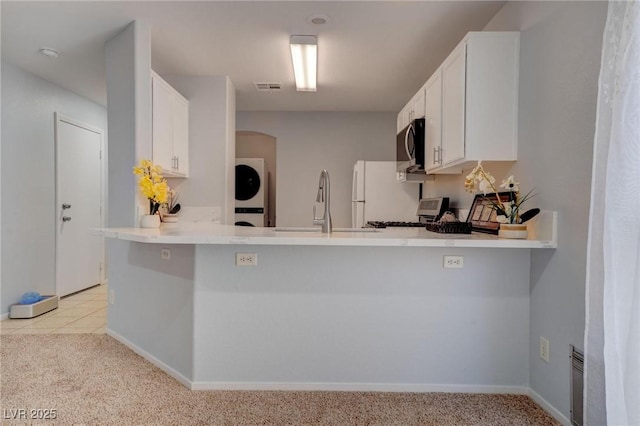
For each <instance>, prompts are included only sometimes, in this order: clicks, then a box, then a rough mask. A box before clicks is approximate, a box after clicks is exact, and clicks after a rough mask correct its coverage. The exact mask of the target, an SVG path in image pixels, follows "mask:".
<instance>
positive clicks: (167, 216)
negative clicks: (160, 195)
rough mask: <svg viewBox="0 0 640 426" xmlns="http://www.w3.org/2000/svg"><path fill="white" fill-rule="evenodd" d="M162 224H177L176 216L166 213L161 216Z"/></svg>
mask: <svg viewBox="0 0 640 426" xmlns="http://www.w3.org/2000/svg"><path fill="white" fill-rule="evenodd" d="M162 222H164V223H176V222H178V215H177V214H171V213H166V214H163V215H162Z"/></svg>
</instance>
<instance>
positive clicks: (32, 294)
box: [19, 291, 42, 305]
mask: <svg viewBox="0 0 640 426" xmlns="http://www.w3.org/2000/svg"><path fill="white" fill-rule="evenodd" d="M41 300H42V296H40V293H38V292H37V291H28V292H26V293H25V294H23V295H22V298H21V299H20V302H19V303H20V304H21V305H31V304H33V303H38V302H39V301H41Z"/></svg>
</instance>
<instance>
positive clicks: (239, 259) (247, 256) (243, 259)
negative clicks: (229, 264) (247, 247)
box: [236, 253, 258, 266]
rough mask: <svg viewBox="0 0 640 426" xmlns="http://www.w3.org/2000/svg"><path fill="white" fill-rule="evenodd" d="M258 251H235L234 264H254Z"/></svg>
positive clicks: (256, 262) (255, 263) (256, 260)
mask: <svg viewBox="0 0 640 426" xmlns="http://www.w3.org/2000/svg"><path fill="white" fill-rule="evenodd" d="M257 264H258V253H236V266H256V265H257Z"/></svg>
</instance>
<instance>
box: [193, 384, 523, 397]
mask: <svg viewBox="0 0 640 426" xmlns="http://www.w3.org/2000/svg"><path fill="white" fill-rule="evenodd" d="M191 389H192V390H260V391H333V392H420V393H425V392H439V393H493V394H517V395H528V394H529V388H526V387H521V386H484V385H482V386H481V385H434V384H421V383H420V384H416V383H326V382H321V383H306V382H305V383H282V382H193V383H192V384H191Z"/></svg>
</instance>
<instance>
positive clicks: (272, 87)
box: [253, 81, 282, 92]
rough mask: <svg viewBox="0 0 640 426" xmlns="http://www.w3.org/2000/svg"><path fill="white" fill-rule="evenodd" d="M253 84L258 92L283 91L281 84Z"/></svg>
mask: <svg viewBox="0 0 640 426" xmlns="http://www.w3.org/2000/svg"><path fill="white" fill-rule="evenodd" d="M253 84H254V85H255V86H256V90H257V91H258V92H278V91H280V90H281V89H282V83H280V82H274V81H272V82H256V83H253Z"/></svg>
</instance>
